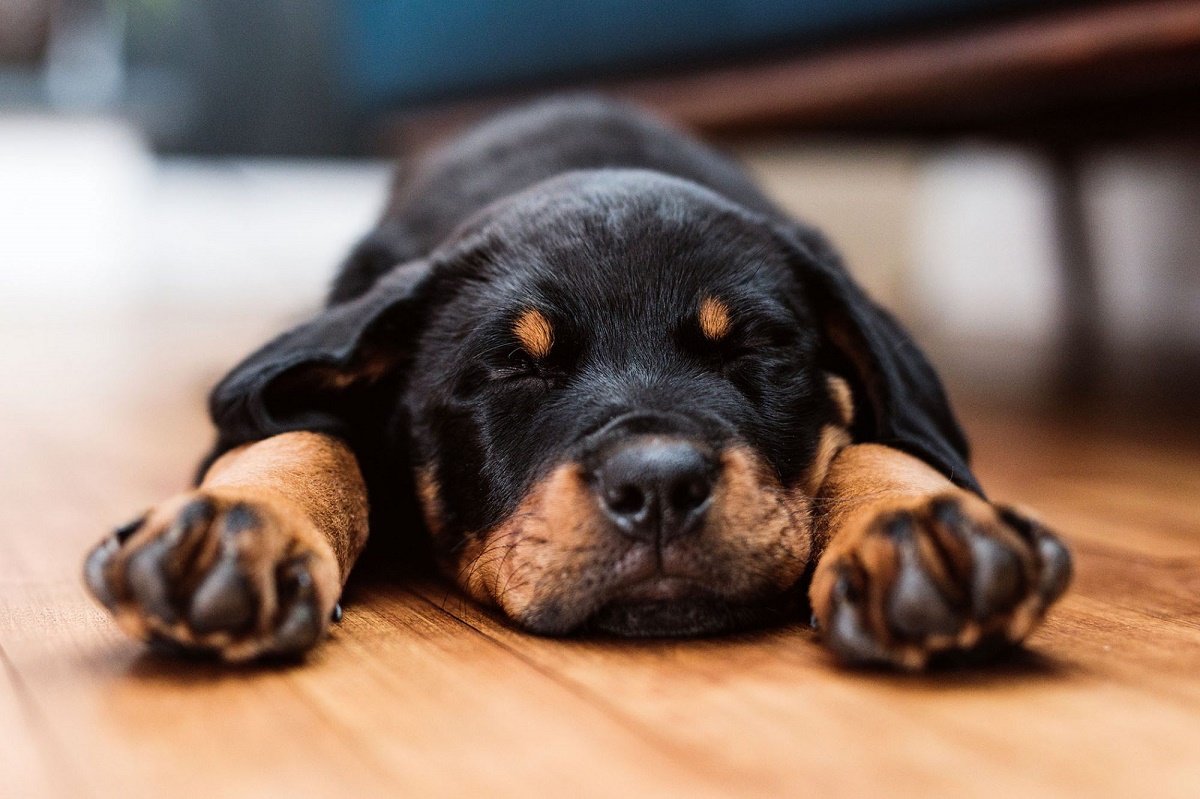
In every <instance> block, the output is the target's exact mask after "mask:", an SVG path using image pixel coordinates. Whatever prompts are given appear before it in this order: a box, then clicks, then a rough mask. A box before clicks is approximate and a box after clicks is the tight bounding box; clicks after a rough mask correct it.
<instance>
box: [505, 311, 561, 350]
mask: <svg viewBox="0 0 1200 799" xmlns="http://www.w3.org/2000/svg"><path fill="white" fill-rule="evenodd" d="M513 334H514V335H515V336H516V337H517V340H518V341H520V342H521V346H522V347H524V348H525V351H526V352H528V353H529V354H530V355H532V356H533V357H534V358H545V357H546V356H547V355H549V354H550V349H551V348H552V347H553V346H554V328H553V327H552V326H551V325H550V320H548V319H547V318H546V316H545V314H543V313H542V312H541V311H539V310H537V309H536V308H530V309H528V310H527V311H525V312H524V313H522V314H521V316H520V317H519V318H518V319H517V321H516V323H515V324H514V325H513Z"/></svg>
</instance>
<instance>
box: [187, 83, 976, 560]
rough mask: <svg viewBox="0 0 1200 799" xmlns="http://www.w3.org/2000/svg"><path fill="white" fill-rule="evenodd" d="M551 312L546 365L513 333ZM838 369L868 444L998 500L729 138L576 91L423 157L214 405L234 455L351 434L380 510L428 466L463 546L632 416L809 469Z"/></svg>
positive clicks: (914, 372) (922, 389)
mask: <svg viewBox="0 0 1200 799" xmlns="http://www.w3.org/2000/svg"><path fill="white" fill-rule="evenodd" d="M706 295H716V296H720V297H721V298H722V299H723V300H725V301H726V302H728V304H729V305H730V306H731V308H732V310H733V313H732V318H733V320H734V330H733V333H732V334H731V335H730V336H729V337H728V340H727V341H722V342H721V343H719V344H714V343H713V342H710V341H708V340H707V339H705V338H704V337H703V336H702V335H700V333H699V331H698V330H697V329H696V327H695V322H694V318H695V312H696V309H697V307H698V303H699V302H700V300H701V298H702V297H704V296H706ZM529 307H536V308H538V309H540V310H541V311H542V312H543V313H544V314H545V315H546V316H547V317H549V318H550V319H551V320H552V322H553V324H554V329H555V347H554V349H553V352H552V355H551V357H550V358H548V359H547V360H545V361H544V362H533V361H532V360H531V359H529V358H528V357H527V356H525V355H524V354H523V353H522V352H521V350H520V348H519V347H517V346H516V345H515V343H514V341H513V337H512V333H511V327H512V324H513V322H514V321H515V318H516V316H517V315H518V314H519V313H520V312H521V311H522V310H523V309H525V308H529ZM825 371H835V372H837V373H839V374H842V375H844V376H845V377H846V378H847V379H848V380H849V381H850V382H851V384H852V386H853V389H854V393H855V399H856V407H857V409H858V418H857V420H856V428H855V431H854V433H855V436H856V438H857V439H858V440H870V441H879V442H882V443H886V444H888V445H890V446H893V447H896V448H899V449H902V450H905V451H908V452H910V453H912V454H914V455H916V456H918V457H920V458H922V459H924V460H925V461H927V462H928V463H930V464H931V465H932V466H934V467H936V468H937V469H939V470H940V471H942V472H943V473H945V474H946V475H947V476H949V477H950V478H951V479H952V480H953V481H954V482H955V483H957V484H959V485H961V486H964V487H967V488H970V489H971V490H974V491H977V492H978V491H979V487H978V484H977V483H976V481H975V479H974V477H973V476H972V474H971V472H970V469H969V467H968V463H967V460H968V455H967V445H966V441H965V439H964V437H963V435H962V433H961V431H960V429H959V427H958V425H957V423H956V422H955V420H954V417H953V414H952V412H951V410H950V408H949V405H948V403H947V400H946V398H945V395H944V393H943V390H942V388H941V385H940V383H939V381H938V378H937V376H936V374H935V373H934V371H933V369H932V368H931V367H930V365H929V363H928V362H927V361H926V359H925V358H924V356H923V355H922V354H921V352H920V350H919V349H918V348H917V347H916V345H915V344H914V343H913V341H912V339H911V338H910V337H909V336H908V335H907V334H906V333H905V331H904V330H903V329H902V328H901V327H900V326H899V325H898V324H897V323H896V322H895V320H894V319H893V318H892V317H891V316H890V315H888V314H887V313H886V312H885V311H883V310H882V309H880V308H879V307H878V306H876V305H875V304H874V303H872V302H871V301H870V300H869V299H868V298H867V297H866V296H865V294H864V293H863V292H862V290H861V289H860V288H859V287H858V286H857V285H856V284H855V283H854V281H853V280H852V279H851V278H850V276H849V275H848V274H847V272H846V271H845V270H844V269H843V267H842V265H841V263H840V262H839V260H838V258H837V256H836V255H835V254H834V252H833V250H832V248H831V247H830V246H829V245H828V244H827V243H826V241H825V240H824V238H823V237H822V236H821V235H820V234H818V233H817V232H816V231H815V230H813V229H812V228H810V227H807V226H805V225H803V224H801V223H799V222H796V221H794V220H792V219H789V218H788V217H787V216H786V215H785V214H784V213H783V212H782V211H780V210H779V209H778V208H776V207H775V205H774V204H772V203H771V202H770V201H769V200H768V199H767V198H766V197H765V196H763V195H762V193H761V192H760V191H759V190H758V188H757V187H755V186H754V184H753V183H752V182H751V181H750V180H749V179H748V177H747V176H746V175H745V173H744V172H743V171H742V170H741V169H740V168H739V167H737V166H736V165H735V164H733V163H732V162H731V161H728V160H726V159H725V158H723V157H722V156H720V155H718V154H717V153H715V152H713V151H712V150H710V149H707V148H705V147H704V146H702V145H700V144H698V143H697V142H695V141H693V140H691V139H689V138H687V137H685V136H683V135H681V134H680V133H678V132H676V131H674V130H672V129H670V128H668V127H666V126H664V125H662V124H661V123H659V122H657V121H656V120H653V119H651V118H649V117H646V116H644V115H642V114H641V113H639V112H637V111H634V110H631V109H629V108H626V107H623V106H618V105H615V104H612V103H609V102H606V101H602V100H596V99H579V98H574V99H559V100H552V101H547V102H543V103H540V104H537V105H534V106H531V107H528V108H525V109H522V110H518V111H515V112H512V113H509V114H507V115H504V116H501V117H499V118H497V119H495V120H493V121H491V122H488V123H486V124H484V125H482V126H481V127H479V128H477V129H476V130H474V131H473V132H471V133H469V134H467V135H465V136H463V137H462V138H460V139H458V140H457V141H456V142H454V143H452V144H450V145H449V146H448V147H446V148H445V149H443V150H441V151H440V152H438V153H437V154H435V155H433V156H432V157H429V158H427V159H426V160H424V161H422V162H420V163H418V164H416V165H414V166H412V167H411V168H410V169H408V170H407V171H406V172H405V174H404V175H403V176H402V178H401V179H400V180H398V182H397V185H396V187H395V191H394V194H393V199H392V201H391V203H390V205H389V208H388V209H387V211H386V213H385V215H384V217H383V219H382V221H381V222H380V223H379V225H378V227H377V229H376V231H375V232H374V233H372V234H371V235H370V236H369V237H368V238H367V239H366V240H365V241H364V242H363V243H362V244H360V245H359V247H358V248H357V249H356V250H355V251H354V253H353V254H352V255H351V257H350V259H349V260H348V261H347V262H346V264H345V265H344V266H343V267H342V269H341V271H340V273H339V275H338V277H337V279H336V281H335V283H334V287H333V290H332V292H331V294H330V300H329V305H328V308H327V309H326V310H325V312H324V313H322V314H321V315H319V316H318V317H317V318H315V319H313V320H312V321H310V322H308V323H307V324H304V325H301V326H300V327H298V328H296V329H294V330H292V331H290V332H288V333H285V334H284V335H282V336H280V337H279V338H277V339H276V340H274V341H273V342H271V343H269V344H268V345H267V346H265V347H264V348H262V349H261V350H259V351H258V352H256V353H255V354H253V355H251V356H250V357H249V358H248V359H247V360H245V361H244V362H243V363H242V364H240V365H239V366H238V367H236V368H235V369H234V370H233V371H232V372H231V373H230V374H229V375H228V376H227V377H226V378H225V379H224V380H223V381H222V382H221V383H220V384H219V385H218V386H217V387H216V389H215V390H214V392H213V394H212V397H211V404H210V408H211V413H212V417H213V420H214V421H215V422H216V425H217V427H218V430H219V433H220V438H219V441H218V445H217V449H216V452H218V453H219V452H221V451H224V450H226V449H228V448H230V447H232V446H235V445H238V444H240V443H244V442H246V441H250V440H255V439H259V438H263V437H266V436H270V435H274V434H277V433H280V432H284V431H288V430H296V429H309V430H318V431H324V432H331V433H336V434H339V435H342V436H344V437H346V438H347V439H348V440H349V441H350V442H351V444H352V446H353V447H354V449H355V451H356V452H357V453H358V454H359V456H360V458H361V459H362V460H363V462H364V466H365V468H366V470H367V473H368V475H367V476H368V485H369V486H370V492H371V501H372V504H373V506H376V507H381V506H386V505H388V504H389V503H393V505H394V507H399V508H402V509H404V508H410V506H411V502H410V500H409V499H408V495H409V494H410V493H411V482H410V480H411V476H410V475H411V472H410V467H411V466H413V465H429V466H431V467H432V468H433V469H434V470H435V471H436V475H437V478H438V483H439V484H440V485H441V487H442V490H443V499H444V506H445V510H446V519H445V529H444V533H443V536H444V540H441V541H438V542H436V543H437V546H438V548H439V549H443V550H446V549H450V548H453V547H454V546H456V545H457V543H458V542H459V540H460V539H461V537H462V536H463V535H464V534H466V533H469V532H472V531H479V530H484V529H487V528H488V527H490V526H492V525H494V524H496V523H497V522H498V521H499V520H501V519H503V518H505V517H506V515H508V514H511V513H512V511H513V509H514V508H515V506H516V504H517V503H518V502H519V501H520V499H521V498H522V497H523V496H524V495H525V493H526V492H527V490H528V488H529V486H530V484H531V483H532V481H533V480H535V479H536V478H537V477H538V476H539V475H541V474H544V473H545V471H546V469H547V468H548V467H549V466H550V465H553V464H554V463H559V462H562V461H563V460H564V459H572V458H573V459H586V458H588V457H589V456H590V453H592V452H593V450H594V448H595V447H596V446H598V444H597V442H596V441H594V440H593V438H594V434H595V433H596V431H598V430H600V429H601V428H603V427H604V426H605V425H606V424H608V423H610V422H611V421H612V420H613V419H614V418H618V417H623V416H627V415H633V416H634V417H636V416H637V415H638V414H651V415H653V416H654V418H655V419H656V420H657V421H656V422H655V424H658V425H667V426H673V425H674V426H678V427H679V428H681V429H686V432H687V434H688V435H690V436H692V437H695V438H700V439H704V440H706V441H708V442H709V443H710V444H712V445H713V446H715V447H720V446H723V445H725V444H728V443H729V442H730V441H731V440H738V441H741V442H745V443H747V444H749V445H750V446H751V447H752V448H753V449H754V450H755V451H756V452H757V453H759V454H760V455H761V456H762V457H763V458H764V459H765V460H766V461H767V462H768V463H769V464H770V465H771V466H772V467H773V468H774V470H775V471H776V473H777V474H778V476H779V477H780V479H781V480H782V481H783V482H784V484H788V482H789V481H794V480H795V479H796V478H797V477H798V476H799V475H800V474H801V473H802V472H803V470H804V469H805V467H806V466H807V465H808V464H809V463H810V461H811V459H812V456H813V452H814V450H815V447H816V442H817V436H818V433H819V430H820V427H821V425H822V424H824V423H825V422H827V421H829V419H830V418H832V415H833V413H834V411H833V408H832V407H831V403H830V400H829V398H828V396H827V394H826V393H825V391H824V384H823V382H822V381H823V378H822V375H823V373H824V372H825ZM397 499H399V504H398V505H397V504H394V502H393V501H394V500H397ZM402 512H404V511H402ZM406 529H419V527H418V526H416V525H407V526H406ZM381 534H384V535H386V533H385V532H384V531H382V530H380V529H378V527H376V529H375V530H374V533H373V535H374V536H375V537H378V536H380V535H381Z"/></svg>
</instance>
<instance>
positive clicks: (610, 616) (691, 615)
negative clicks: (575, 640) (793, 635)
mask: <svg viewBox="0 0 1200 799" xmlns="http://www.w3.org/2000/svg"><path fill="white" fill-rule="evenodd" d="M760 616H761V614H760V613H757V612H755V609H754V608H748V607H739V606H734V605H730V604H729V603H728V602H725V601H723V600H720V599H717V598H715V597H694V598H691V599H675V600H648V601H646V600H643V601H618V602H610V603H609V604H607V605H605V606H604V607H602V608H601V609H600V610H599V611H597V612H596V613H595V614H594V615H593V616H592V617H591V619H589V621H588V625H587V626H588V628H589V629H591V630H594V631H596V632H601V633H608V634H609V635H619V636H624V637H629V638H685V637H689V636H697V635H717V634H719V633H726V632H731V631H733V630H739V629H743V628H745V627H747V626H754V625H755V623H756V622H758V623H761V619H760V618H759V617H760Z"/></svg>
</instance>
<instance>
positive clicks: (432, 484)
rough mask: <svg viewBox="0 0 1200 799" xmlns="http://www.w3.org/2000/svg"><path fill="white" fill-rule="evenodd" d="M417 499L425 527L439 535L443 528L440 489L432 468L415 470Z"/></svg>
mask: <svg viewBox="0 0 1200 799" xmlns="http://www.w3.org/2000/svg"><path fill="white" fill-rule="evenodd" d="M416 483H417V499H418V500H419V501H420V503H421V513H422V515H423V516H424V517H425V526H426V527H428V528H429V532H431V533H433V534H434V535H439V534H440V533H441V532H442V529H443V527H444V526H445V525H444V523H443V513H442V488H441V486H439V485H438V482H437V475H436V474H434V470H433V467H432V466H425V467H423V468H421V469H418V470H417V475H416Z"/></svg>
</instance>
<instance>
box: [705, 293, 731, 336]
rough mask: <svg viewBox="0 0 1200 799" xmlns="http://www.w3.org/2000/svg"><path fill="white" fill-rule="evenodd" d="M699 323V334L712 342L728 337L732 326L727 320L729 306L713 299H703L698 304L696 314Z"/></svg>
mask: <svg viewBox="0 0 1200 799" xmlns="http://www.w3.org/2000/svg"><path fill="white" fill-rule="evenodd" d="M697 317H698V319H699V321H700V332H701V333H703V334H704V335H705V337H706V338H708V339H710V340H712V341H720V340H721V339H723V338H725V336H727V335H729V330H730V328H731V327H732V324H731V322H730V320H729V306H728V305H726V304H725V303H724V302H722V301H721V300H718V299H717V298H715V297H705V298H704V300H703V301H702V302H701V303H700V311H699V313H698V314H697Z"/></svg>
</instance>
